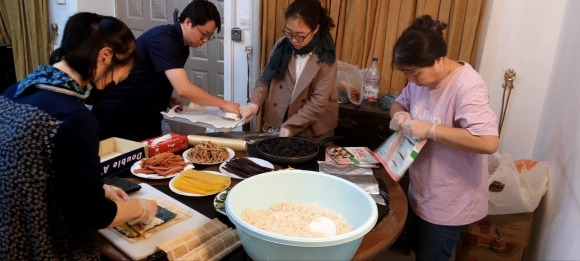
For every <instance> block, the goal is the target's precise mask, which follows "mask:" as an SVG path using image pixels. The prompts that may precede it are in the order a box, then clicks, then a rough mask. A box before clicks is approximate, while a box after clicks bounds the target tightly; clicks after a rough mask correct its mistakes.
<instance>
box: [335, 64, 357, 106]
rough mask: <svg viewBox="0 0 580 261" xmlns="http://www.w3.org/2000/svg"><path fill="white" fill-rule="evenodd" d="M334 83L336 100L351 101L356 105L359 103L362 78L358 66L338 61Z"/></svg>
mask: <svg viewBox="0 0 580 261" xmlns="http://www.w3.org/2000/svg"><path fill="white" fill-rule="evenodd" d="M334 85H335V87H336V90H337V92H338V101H339V102H340V103H348V102H351V103H353V104H357V105H358V104H360V103H361V101H362V93H361V92H362V86H363V78H362V76H361V74H360V68H359V67H358V66H356V65H354V64H349V63H345V62H342V61H338V71H337V73H336V80H335V84H334Z"/></svg>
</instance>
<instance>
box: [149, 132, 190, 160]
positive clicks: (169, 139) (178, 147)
mask: <svg viewBox="0 0 580 261" xmlns="http://www.w3.org/2000/svg"><path fill="white" fill-rule="evenodd" d="M141 143H143V144H144V145H146V146H147V152H148V157H153V156H155V155H157V154H159V153H163V152H178V151H184V150H186V149H187V148H188V147H189V141H188V140H187V136H184V135H180V134H176V133H169V134H166V135H162V136H159V137H154V138H151V139H147V140H144V141H142V142H141Z"/></svg>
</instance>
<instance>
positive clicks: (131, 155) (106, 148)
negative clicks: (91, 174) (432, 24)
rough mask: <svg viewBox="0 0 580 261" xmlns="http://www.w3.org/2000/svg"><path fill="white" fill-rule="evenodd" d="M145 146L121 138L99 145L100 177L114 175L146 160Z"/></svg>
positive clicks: (104, 141)
mask: <svg viewBox="0 0 580 261" xmlns="http://www.w3.org/2000/svg"><path fill="white" fill-rule="evenodd" d="M145 149H146V146H145V144H143V143H140V142H135V141H130V140H125V139H121V138H108V139H105V140H102V141H101V142H100V143H99V157H100V158H101V177H102V178H106V177H109V176H112V175H115V174H117V173H119V172H121V171H123V170H126V169H128V168H131V166H132V165H133V164H134V163H135V162H137V161H139V160H141V159H142V158H146V157H147V154H146V150H145Z"/></svg>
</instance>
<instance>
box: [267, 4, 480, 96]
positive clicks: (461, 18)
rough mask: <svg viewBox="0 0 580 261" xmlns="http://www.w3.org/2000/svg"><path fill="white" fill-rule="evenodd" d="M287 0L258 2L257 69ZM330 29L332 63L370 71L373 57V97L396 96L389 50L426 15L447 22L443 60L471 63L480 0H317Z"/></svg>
mask: <svg viewBox="0 0 580 261" xmlns="http://www.w3.org/2000/svg"><path fill="white" fill-rule="evenodd" d="M291 2H293V1H292V0H262V10H261V14H262V15H261V26H262V29H261V33H262V38H261V39H262V40H261V51H260V67H261V68H264V67H265V66H266V64H267V63H268V56H269V54H270V52H271V50H272V48H273V47H274V43H275V42H276V40H277V39H278V38H279V37H282V29H283V28H284V25H285V20H284V11H285V10H286V7H288V5H289V4H290V3H291ZM321 3H322V6H324V7H326V8H327V9H328V10H329V12H330V16H331V17H332V18H333V19H334V22H335V24H336V27H335V28H333V30H332V32H331V33H332V35H333V37H334V39H335V42H336V51H337V58H338V60H341V61H343V62H347V63H351V64H355V65H357V66H359V67H360V68H367V67H370V64H371V60H372V57H377V58H379V69H380V70H381V81H380V88H379V97H381V96H383V95H385V94H393V95H398V94H399V93H400V92H401V90H402V89H403V88H404V87H405V85H406V84H407V79H406V78H405V76H404V75H403V73H401V72H399V71H396V70H394V68H393V66H392V57H391V56H392V50H393V46H394V44H395V41H396V40H397V38H398V37H399V36H400V35H401V33H402V32H403V30H405V29H406V28H407V27H408V26H409V25H410V24H411V22H412V21H413V20H414V19H415V18H416V17H419V16H422V15H425V14H429V15H431V17H433V19H436V20H440V21H442V22H445V23H447V25H448V27H447V29H446V30H444V31H443V32H444V38H445V40H446V41H447V45H448V51H447V56H448V57H449V58H450V59H454V60H462V61H465V62H468V63H470V64H472V65H475V64H476V61H475V59H476V52H477V43H478V40H479V39H478V38H479V34H480V28H481V21H482V19H483V15H484V10H485V0H381V1H376V0H321Z"/></svg>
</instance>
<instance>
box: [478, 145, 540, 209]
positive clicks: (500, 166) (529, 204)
mask: <svg viewBox="0 0 580 261" xmlns="http://www.w3.org/2000/svg"><path fill="white" fill-rule="evenodd" d="M489 170H490V174H491V175H490V178H489V190H490V192H489V205H488V206H489V210H488V214H489V215H504V214H516V213H526V212H533V211H534V210H535V209H536V208H537V207H538V204H540V200H541V199H542V196H543V195H544V194H545V193H546V191H547V189H548V175H549V167H548V163H547V162H545V161H534V160H529V159H525V160H517V161H513V160H512V158H511V156H510V155H508V154H500V153H495V154H493V155H490V158H489Z"/></svg>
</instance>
